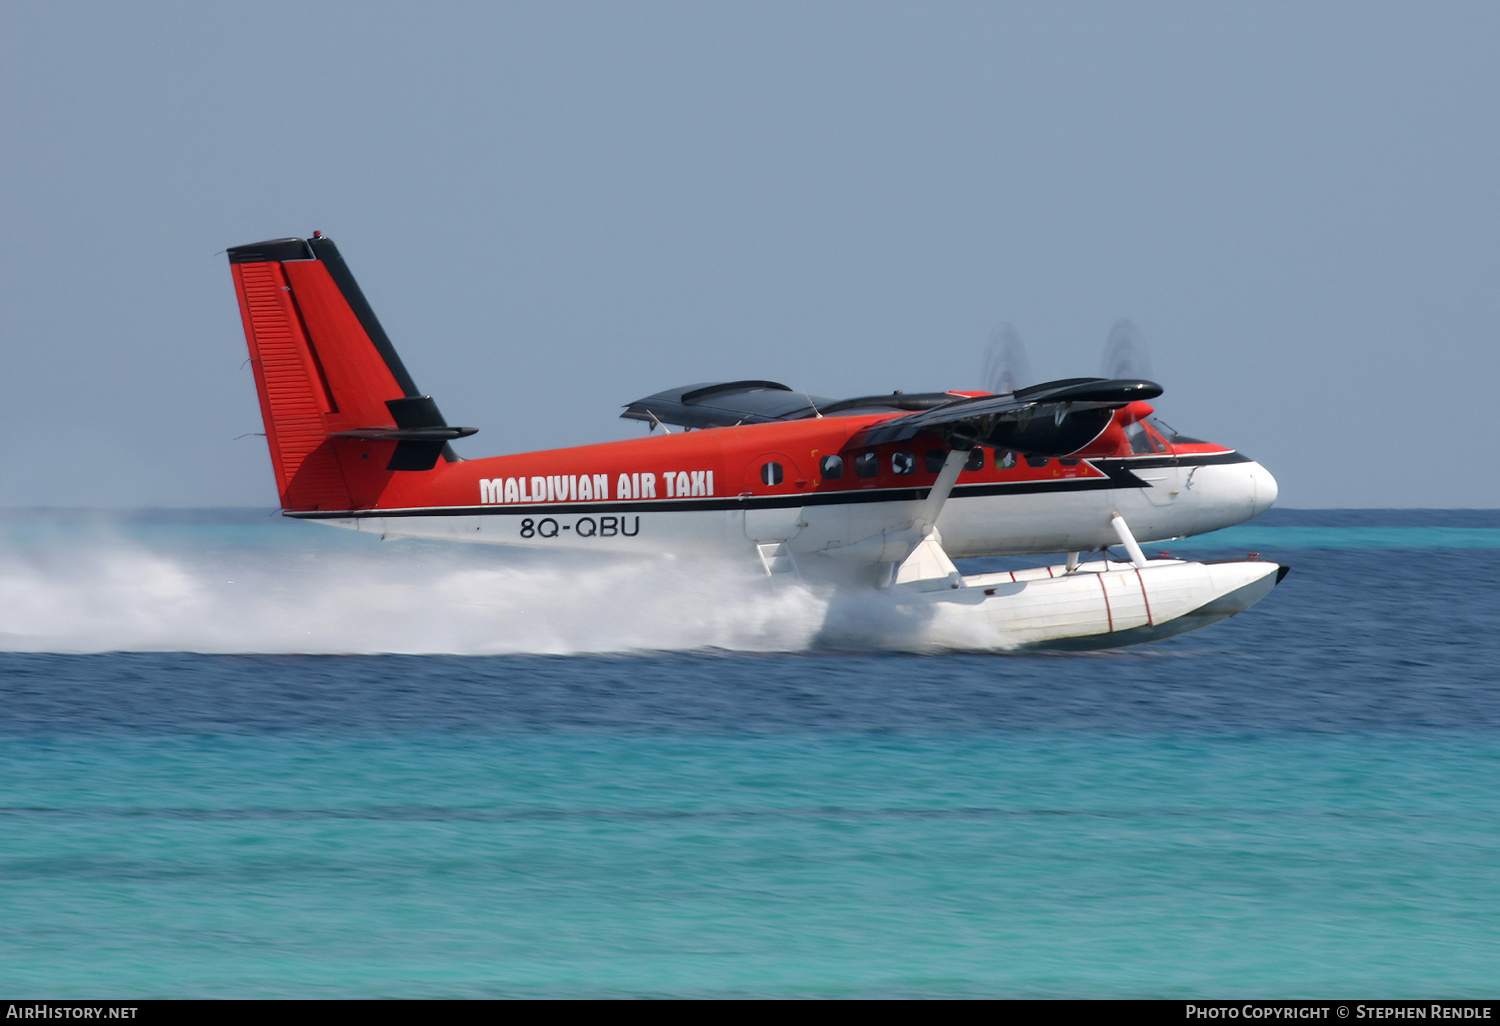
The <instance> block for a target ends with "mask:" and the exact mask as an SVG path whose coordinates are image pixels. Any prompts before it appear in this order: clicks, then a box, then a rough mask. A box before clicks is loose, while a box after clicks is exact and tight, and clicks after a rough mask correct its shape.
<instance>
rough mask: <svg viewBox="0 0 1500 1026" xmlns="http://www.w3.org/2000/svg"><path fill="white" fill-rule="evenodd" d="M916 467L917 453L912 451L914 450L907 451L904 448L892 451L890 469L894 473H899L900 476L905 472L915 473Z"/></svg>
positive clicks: (905, 473)
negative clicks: (899, 450)
mask: <svg viewBox="0 0 1500 1026" xmlns="http://www.w3.org/2000/svg"><path fill="white" fill-rule="evenodd" d="M916 469H917V454H916V453H914V452H907V451H905V450H902V451H901V452H893V453H891V470H892V471H894V472H895V473H897V474H901V475H902V476H905V475H907V474H912V473H915V472H916Z"/></svg>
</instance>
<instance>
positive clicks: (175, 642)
mask: <svg viewBox="0 0 1500 1026" xmlns="http://www.w3.org/2000/svg"><path fill="white" fill-rule="evenodd" d="M827 603H828V599H827V597H826V596H825V595H821V594H819V593H818V592H817V591H815V590H814V589H812V588H809V587H807V586H804V585H800V584H797V583H791V584H784V583H782V582H781V581H777V582H775V584H774V585H773V584H772V582H769V581H767V580H766V578H765V576H764V574H761V573H758V572H757V570H756V568H755V567H753V566H739V565H735V566H726V565H723V564H713V563H691V564H689V563H685V562H676V561H665V560H598V559H591V560H583V559H555V560H547V559H539V558H535V557H533V556H531V555H530V554H519V555H518V554H515V553H511V552H508V551H506V550H494V549H489V548H486V547H479V546H467V545H465V546H444V545H435V544H420V543H385V544H372V545H370V546H368V547H363V546H360V547H348V548H329V549H319V548H316V547H300V548H298V547H268V548H264V549H234V548H232V547H226V548H199V549H169V548H165V547H154V546H151V545H147V544H142V543H140V542H138V541H131V540H127V539H121V538H118V537H107V536H100V535H97V534H96V535H93V536H90V537H85V538H82V539H78V538H74V539H71V540H69V541H68V542H67V543H66V544H63V543H59V542H56V541H54V542H52V543H49V544H42V545H29V546H25V547H24V548H23V547H21V546H17V545H15V544H5V545H0V649H4V650H9V651H33V652H35V651H45V652H108V651H189V652H276V653H366V652H368V653H375V652H408V653H455V654H488V653H507V652H536V653H574V652H624V651H633V650H637V651H638V650H651V649H695V648H727V649H740V650H754V651H787V650H798V649H804V648H807V647H809V646H810V645H812V644H813V643H814V640H815V637H816V635H817V634H818V631H819V630H820V629H821V627H822V625H823V622H824V619H825V613H826V610H827Z"/></svg>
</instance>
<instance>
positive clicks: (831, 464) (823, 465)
mask: <svg viewBox="0 0 1500 1026" xmlns="http://www.w3.org/2000/svg"><path fill="white" fill-rule="evenodd" d="M818 473H820V474H822V475H823V480H825V481H837V480H838V479H839V478H841V477H843V476H844V457H842V456H824V457H823V458H822V459H821V460H819V461H818Z"/></svg>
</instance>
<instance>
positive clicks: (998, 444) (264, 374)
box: [227, 232, 1287, 649]
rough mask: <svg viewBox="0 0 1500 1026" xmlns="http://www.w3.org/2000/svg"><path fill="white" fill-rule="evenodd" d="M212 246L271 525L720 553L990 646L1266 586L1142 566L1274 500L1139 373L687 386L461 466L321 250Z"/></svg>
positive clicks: (321, 245)
mask: <svg viewBox="0 0 1500 1026" xmlns="http://www.w3.org/2000/svg"><path fill="white" fill-rule="evenodd" d="M227 252H228V257H229V264H230V270H231V273H232V276H233V279H234V287H235V291H236V293H237V295H238V298H239V308H240V316H241V318H242V320H243V322H244V329H245V338H246V340H247V342H248V344H249V349H250V365H251V367H252V368H253V372H254V376H255V385H256V389H257V392H258V393H259V397H260V408H261V414H262V417H263V419H264V422H265V437H266V441H267V443H268V445H269V448H270V455H271V464H272V467H273V469H274V472H275V477H276V485H277V488H278V490H279V492H280V499H281V509H282V513H283V515H285V516H287V517H293V518H296V519H299V520H309V521H317V522H321V523H325V524H332V525H337V526H340V527H345V528H351V529H354V530H357V531H371V532H377V533H378V534H379V535H380V537H381V538H425V539H447V540H452V541H463V542H472V543H481V544H496V545H512V546H527V547H533V548H541V549H556V550H572V551H583V552H588V553H601V554H602V553H612V554H613V553H618V554H628V553H634V554H651V555H658V556H661V555H671V556H693V555H700V556H713V557H720V558H723V557H728V558H730V559H737V560H742V561H744V564H745V566H746V567H748V568H750V569H751V570H752V571H753V572H755V573H762V572H763V573H764V575H765V576H766V577H767V578H770V579H773V580H775V579H781V580H799V581H804V582H808V584H809V585H810V586H830V587H833V588H844V589H850V588H853V589H864V590H867V591H868V592H870V593H871V594H878V595H882V596H884V597H886V598H887V599H888V600H889V601H890V602H891V603H893V605H894V606H895V607H897V608H900V609H902V610H905V611H907V612H908V613H910V614H911V615H912V616H915V617H917V618H918V619H926V620H930V621H931V622H933V623H934V624H938V623H944V624H948V625H949V626H950V627H951V626H952V625H955V624H957V625H960V626H961V630H959V631H957V634H961V635H962V636H963V637H964V638H966V639H968V641H966V642H965V644H967V645H972V646H977V647H980V648H994V649H1017V648H1061V649H1097V648H1115V647H1119V646H1124V645H1131V644H1137V643H1140V642H1148V641H1156V640H1160V639H1163V638H1168V637H1172V636H1174V635H1178V634H1182V633H1184V632H1186V631H1190V630H1194V629H1196V628H1199V627H1203V626H1205V625H1207V624H1210V623H1213V622H1215V621H1218V620H1222V619H1224V618H1226V617H1229V616H1232V615H1234V614H1236V613H1239V612H1241V611H1243V610H1245V609H1247V608H1248V607H1249V606H1251V605H1252V604H1254V603H1255V602H1257V601H1258V600H1260V599H1261V598H1263V597H1264V596H1265V595H1266V594H1268V593H1269V592H1270V590H1271V589H1272V588H1273V587H1275V585H1276V584H1278V583H1279V582H1280V581H1281V579H1282V578H1283V577H1284V576H1285V574H1286V572H1287V568H1286V567H1285V566H1282V565H1280V564H1278V563H1276V562H1273V561H1269V560H1262V559H1259V558H1254V554H1252V555H1251V556H1250V557H1247V558H1245V559H1234V560H1214V561H1192V560H1185V559H1176V558H1171V557H1170V556H1168V555H1166V554H1161V555H1160V556H1158V557H1157V558H1148V557H1147V556H1146V554H1145V551H1144V550H1143V548H1142V544H1143V543H1151V542H1159V541H1163V540H1167V539H1175V538H1182V537H1185V536H1189V535H1195V534H1201V533H1204V532H1208V531H1214V530H1217V529H1219V528H1223V527H1228V526H1230V525H1233V524H1237V523H1240V522H1242V521H1244V520H1247V519H1249V518H1251V517H1254V516H1257V515H1258V514H1260V513H1261V512H1263V511H1264V510H1266V509H1267V508H1268V507H1269V506H1270V505H1271V504H1272V503H1273V502H1274V501H1275V500H1276V493H1277V489H1276V481H1275V479H1274V478H1273V477H1272V476H1271V474H1270V473H1269V472H1267V471H1266V470H1265V468H1263V467H1262V466H1260V465H1259V464H1258V463H1256V462H1254V461H1253V460H1251V459H1250V458H1249V457H1247V456H1245V455H1243V454H1241V453H1240V452H1238V451H1236V450H1234V449H1231V448H1227V447H1225V446H1222V445H1216V444H1213V443H1210V442H1203V441H1199V440H1197V439H1193V438H1188V437H1186V436H1183V435H1180V434H1177V433H1175V432H1173V431H1170V430H1167V429H1165V428H1164V427H1163V426H1162V425H1160V424H1159V423H1158V418H1155V417H1154V416H1153V414H1154V412H1155V411H1154V408H1153V406H1152V405H1151V400H1153V399H1155V398H1157V397H1158V396H1159V395H1161V393H1162V388H1161V386H1159V385H1157V384H1155V383H1154V382H1152V381H1149V380H1144V379H1143V378H1132V377H1117V378H1068V379H1064V380H1058V381H1048V382H1045V383H1042V384H1036V385H1031V386H1027V387H1016V388H1006V389H1004V390H1002V391H999V392H985V391H944V392H910V393H907V392H893V393H891V394H890V395H871V396H856V397H852V398H845V399H837V398H830V397H824V396H815V395H810V394H807V393H805V392H802V391H799V390H796V389H792V388H789V387H787V386H786V385H784V384H781V383H778V382H775V381H769V380H746V381H725V382H704V383H698V384H692V385H687V386H682V387H677V388H671V389H667V390H665V391H662V392H657V393H656V394H654V395H649V396H646V397H645V398H642V399H637V400H635V401H634V402H631V403H629V404H628V405H626V406H625V408H624V413H623V414H622V416H623V417H625V418H628V419H632V420H637V421H643V422H645V423H646V424H647V425H648V433H647V434H645V435H643V436H641V437H636V438H631V439H626V440H620V441H611V442H603V443H599V444H594V445H584V446H576V447H571V448H561V449H552V450H546V451H540V452H527V453H516V454H511V455H502V456H491V457H487V458H483V459H463V458H460V457H459V456H458V455H457V454H456V453H455V452H454V450H453V447H452V442H453V441H455V440H457V439H459V438H464V437H466V436H469V435H472V434H474V433H475V431H476V430H477V429H475V428H472V427H456V426H452V425H450V424H449V423H448V422H447V420H446V419H445V418H444V417H443V415H442V413H440V412H439V410H438V406H437V404H436V403H435V402H434V401H433V399H432V397H431V396H429V395H426V394H424V393H423V392H422V391H421V390H420V389H418V388H417V387H416V385H415V383H414V382H413V381H412V378H411V375H410V374H408V373H407V370H406V368H405V367H404V366H403V364H402V362H401V359H400V358H399V357H398V356H397V354H396V350H395V348H394V346H393V345H392V344H391V340H390V338H389V337H388V336H387V335H386V333H385V331H384V329H383V328H382V327H381V325H380V322H379V320H377V319H376V316H375V314H374V311H373V310H372V309H371V307H370V304H369V302H368V301H367V300H366V298H365V295H364V293H363V292H362V291H361V290H360V287H359V285H358V284H357V283H356V282H355V279H354V277H353V275H352V274H351V273H350V271H349V268H348V265H347V264H346V263H345V261H344V259H343V257H342V256H341V255H340V253H339V250H338V247H337V246H335V245H334V242H333V240H332V239H330V238H328V237H327V236H324V235H323V234H322V233H321V232H314V233H313V234H312V236H311V237H310V238H306V239H304V238H284V239H273V240H270V241H267V242H257V243H252V244H250V245H244V246H234V247H231V248H230V249H229V250H228V251H227ZM1111 549H1119V550H1122V551H1123V557H1116V556H1111V553H1110V550H1111ZM1043 553H1057V554H1063V553H1065V554H1066V559H1065V562H1062V563H1059V564H1057V565H1047V566H1037V567H1032V568H1029V569H1021V570H1014V571H1011V570H1006V571H1001V572H987V573H971V574H966V573H963V572H961V571H960V570H959V569H958V567H957V565H956V564H955V562H954V560H958V559H969V558H974V557H989V556H1025V555H1037V554H1043ZM1094 553H1098V554H1099V555H1098V557H1097V558H1084V557H1085V556H1092V554H1094ZM950 633H952V632H950Z"/></svg>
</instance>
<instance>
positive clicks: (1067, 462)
mask: <svg viewBox="0 0 1500 1026" xmlns="http://www.w3.org/2000/svg"><path fill="white" fill-rule="evenodd" d="M1057 462H1058V463H1061V464H1062V465H1063V466H1065V467H1076V466H1078V461H1077V460H1058V461H1057Z"/></svg>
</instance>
